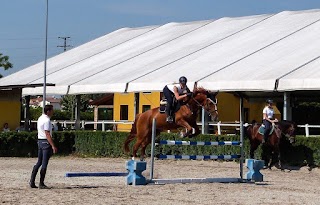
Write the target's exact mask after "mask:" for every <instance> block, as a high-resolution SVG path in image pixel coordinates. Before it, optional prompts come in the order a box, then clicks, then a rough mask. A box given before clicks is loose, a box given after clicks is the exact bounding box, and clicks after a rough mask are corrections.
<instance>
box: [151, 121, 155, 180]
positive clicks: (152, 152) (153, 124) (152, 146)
mask: <svg viewBox="0 0 320 205" xmlns="http://www.w3.org/2000/svg"><path fill="white" fill-rule="evenodd" d="M156 123H157V121H156V119H155V118H153V120H152V140H151V168H150V181H152V180H153V169H154V149H155V141H156V140H155V138H156Z"/></svg>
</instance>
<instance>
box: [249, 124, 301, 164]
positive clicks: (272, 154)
mask: <svg viewBox="0 0 320 205" xmlns="http://www.w3.org/2000/svg"><path fill="white" fill-rule="evenodd" d="M260 126H261V124H258V123H254V124H253V125H249V126H248V127H247V132H246V133H247V135H248V137H249V140H250V158H251V159H253V158H254V151H255V150H256V149H257V148H258V146H259V145H260V144H261V143H262V139H263V135H262V134H260V133H259V131H258V130H259V128H260ZM274 126H275V127H274V131H273V133H272V134H271V135H269V136H268V140H267V141H266V142H265V144H264V146H263V147H262V148H263V156H262V159H263V160H265V166H266V167H268V168H269V169H271V167H272V165H274V164H275V163H276V162H278V164H277V165H276V166H279V168H281V169H283V168H282V159H281V154H280V153H281V152H280V151H281V150H280V147H281V146H279V145H280V143H281V141H282V140H286V138H288V139H289V141H290V143H294V142H295V131H296V130H297V125H296V124H295V123H294V122H291V121H288V120H283V121H280V122H277V123H275V125H274ZM270 158H271V160H270ZM275 160H277V161H275ZM269 161H270V163H269Z"/></svg>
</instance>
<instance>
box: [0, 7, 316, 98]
mask: <svg viewBox="0 0 320 205" xmlns="http://www.w3.org/2000/svg"><path fill="white" fill-rule="evenodd" d="M319 21H320V10H308V11H294V12H291V11H285V12H280V13H278V14H272V15H257V16H248V17H239V18H221V19H218V20H209V21H198V22H188V23H168V24H165V25H162V26H150V27H143V28H124V29H120V30H117V31H114V32H112V33H110V34H107V35H105V36H103V37H100V38H98V39H95V40H93V41H91V42H89V43H86V44H84V45H81V46H79V47H77V48H74V49H72V50H69V51H67V52H65V53H62V54H60V55H58V56H55V57H52V58H50V59H49V60H48V62H47V83H52V84H55V85H56V86H52V87H48V88H47V92H48V93H50V94H85V93H104V92H109V93H112V92H124V91H129V92H131V91H133V92H135V91H160V90H162V88H163V87H164V85H165V84H168V83H174V82H176V81H177V80H178V78H179V77H180V76H181V75H184V76H186V77H187V78H188V81H189V83H188V85H189V87H190V88H192V87H193V83H195V82H197V84H198V85H200V86H203V87H205V88H207V89H211V90H222V91H247V92H251V91H274V90H278V91H286V90H290V91H291V90H304V89H307V90H317V89H319V88H320V79H319V78H320V70H319V69H318V70H317V67H318V66H317V65H319V63H320V60H319V54H318V53H317V48H319V47H320V40H319V39H318V38H317V37H318V36H319V34H320V22H319ZM42 82H43V62H42V63H39V64H36V65H33V66H30V67H28V68H26V69H24V70H21V71H19V72H17V73H14V74H12V75H9V76H7V77H5V78H2V79H1V80H0V87H1V86H5V85H8V84H11V85H12V84H14V85H19V84H21V85H26V84H41V83H42ZM41 93H42V88H40V87H39V88H25V89H23V94H24V95H28V94H41Z"/></svg>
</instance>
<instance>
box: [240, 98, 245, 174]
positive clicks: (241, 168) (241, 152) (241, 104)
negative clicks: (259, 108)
mask: <svg viewBox="0 0 320 205" xmlns="http://www.w3.org/2000/svg"><path fill="white" fill-rule="evenodd" d="M243 131H244V130H243V97H242V96H240V143H241V144H240V155H241V157H240V178H241V180H243V161H244V150H243V138H244V133H243Z"/></svg>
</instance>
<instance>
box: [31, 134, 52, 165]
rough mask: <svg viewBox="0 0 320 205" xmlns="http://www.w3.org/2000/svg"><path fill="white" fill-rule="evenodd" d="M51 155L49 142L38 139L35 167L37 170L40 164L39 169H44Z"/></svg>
mask: <svg viewBox="0 0 320 205" xmlns="http://www.w3.org/2000/svg"><path fill="white" fill-rule="evenodd" d="M51 155H52V147H51V145H50V143H49V142H48V141H47V140H38V162H37V164H36V165H35V168H36V169H37V170H38V169H39V167H40V166H42V167H41V169H46V168H47V166H48V163H49V159H50V157H51Z"/></svg>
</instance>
